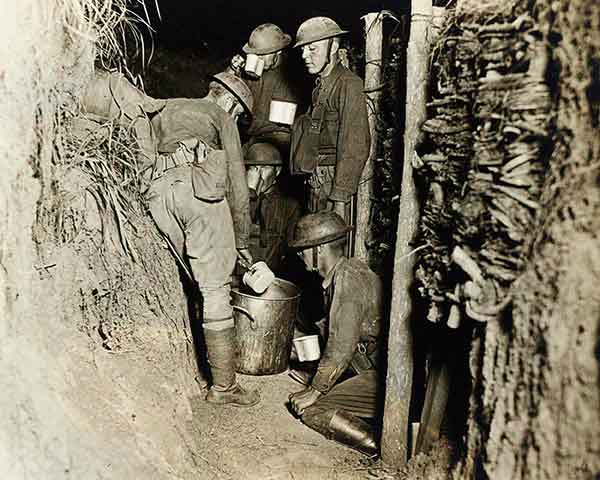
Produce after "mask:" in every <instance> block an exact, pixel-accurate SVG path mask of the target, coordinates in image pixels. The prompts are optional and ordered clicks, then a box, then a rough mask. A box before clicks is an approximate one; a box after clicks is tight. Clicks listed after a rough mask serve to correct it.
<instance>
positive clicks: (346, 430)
mask: <svg viewBox="0 0 600 480" xmlns="http://www.w3.org/2000/svg"><path fill="white" fill-rule="evenodd" d="M302 421H303V422H304V423H305V424H306V425H307V426H308V427H310V428H312V429H313V430H316V431H317V432H319V433H320V434H322V435H324V436H325V437H327V438H329V439H330V440H335V441H336V442H339V443H341V444H344V445H346V446H347V447H350V448H353V449H355V450H358V451H359V452H361V453H364V454H365V455H369V456H371V457H372V456H374V455H377V443H376V442H375V435H374V432H373V429H372V428H371V426H370V425H369V424H368V423H367V422H365V421H364V420H363V419H362V418H360V417H357V416H355V415H352V414H351V413H348V412H346V411H345V410H331V409H321V408H318V407H314V406H313V407H312V408H311V407H309V408H307V409H306V410H305V411H304V414H303V415H302Z"/></svg>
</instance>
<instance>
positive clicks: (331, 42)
mask: <svg viewBox="0 0 600 480" xmlns="http://www.w3.org/2000/svg"><path fill="white" fill-rule="evenodd" d="M327 42H328V43H327V61H326V62H325V63H324V64H323V68H321V70H319V71H318V72H317V75H320V74H321V72H323V70H325V69H326V68H327V66H328V65H329V64H330V63H331V46H332V45H333V38H329V39H328V40H327Z"/></svg>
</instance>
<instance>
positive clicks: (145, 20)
mask: <svg viewBox="0 0 600 480" xmlns="http://www.w3.org/2000/svg"><path fill="white" fill-rule="evenodd" d="M39 3H43V4H44V5H43V6H40V7H39V8H38V11H39V10H41V13H39V12H38V13H39V15H40V18H39V21H40V22H43V21H44V20H45V21H49V20H50V19H53V20H54V21H57V22H60V23H61V24H62V25H63V27H64V28H63V34H64V38H63V39H62V41H63V44H64V47H63V51H62V52H60V53H61V54H62V55H64V58H66V59H68V60H67V63H68V62H69V61H70V62H72V64H73V70H74V71H75V72H77V74H76V75H74V76H73V77H74V78H75V81H72V80H71V79H67V83H71V82H72V84H70V85H65V83H62V84H61V83H56V82H51V81H47V82H40V85H41V86H42V87H45V88H42V89H40V91H39V92H36V93H39V96H38V98H37V114H36V120H37V121H36V129H35V130H36V134H37V143H38V148H37V151H38V152H40V153H41V154H40V155H36V156H35V157H34V158H33V159H32V163H33V164H34V167H35V169H36V171H37V172H38V174H39V176H40V177H41V178H42V182H41V183H42V199H41V201H40V202H39V204H38V215H37V217H38V225H37V226H38V228H37V229H36V240H37V241H38V243H42V242H43V241H44V240H50V238H49V237H51V239H52V240H54V241H58V242H64V241H69V240H71V239H73V238H74V236H75V235H76V233H77V232H73V231H71V232H66V231H65V229H66V228H67V226H70V228H71V230H72V229H73V228H76V227H74V224H73V222H69V216H70V215H72V213H73V212H72V211H71V210H70V208H69V205H68V204H67V203H66V202H65V201H64V198H61V196H60V195H58V192H59V191H60V189H61V183H62V182H63V181H64V179H65V177H64V175H65V172H68V171H69V169H73V168H74V169H79V170H81V171H82V172H84V174H86V175H87V176H89V177H90V178H91V179H92V182H91V183H90V185H89V187H88V188H87V191H89V192H90V193H91V194H92V195H93V197H94V198H95V200H96V202H97V204H98V209H99V212H100V215H101V218H102V227H103V232H104V233H105V238H106V237H107V235H106V233H107V232H108V229H115V228H116V231H117V233H118V237H119V240H120V244H121V246H122V249H123V251H124V253H125V254H126V255H127V256H128V257H129V258H131V259H132V260H134V261H135V260H136V258H137V255H136V252H135V250H134V248H133V246H132V241H131V238H130V235H131V234H132V233H133V234H134V233H135V229H132V223H131V222H130V216H135V215H139V214H140V213H141V206H140V202H139V188H138V187H139V172H138V170H137V166H136V162H135V156H136V154H137V147H136V143H135V140H134V139H133V138H132V134H131V132H130V131H128V130H127V129H126V128H122V127H118V126H116V125H115V124H113V123H112V122H109V123H106V124H104V125H100V126H99V127H98V130H97V131H96V132H94V133H92V134H90V135H89V136H88V137H87V138H86V139H85V140H84V141H81V140H78V139H75V138H73V136H72V135H71V133H70V125H71V120H72V119H73V118H74V117H76V116H77V114H78V101H77V98H79V97H80V96H81V94H82V91H83V89H84V88H85V85H86V84H87V81H88V80H89V78H90V76H91V74H92V72H93V68H94V63H96V64H98V65H100V66H103V67H104V68H106V69H112V70H114V69H119V70H121V71H123V72H124V73H125V74H126V75H127V74H129V70H128V69H127V65H126V59H127V58H128V57H129V56H132V55H135V56H138V57H139V56H141V57H142V58H146V57H147V56H148V55H149V53H150V52H149V51H148V48H147V45H146V44H147V40H145V39H147V38H148V35H145V34H144V33H148V32H151V30H152V29H151V27H150V23H149V22H150V14H149V12H148V9H147V7H146V4H145V2H144V0H59V1H57V2H47V3H46V1H45V0H39ZM50 4H52V5H50ZM154 8H155V9H156V10H157V11H158V4H155V5H154ZM144 30H145V31H146V32H144ZM90 50H91V51H92V52H93V53H92V54H91V55H90V54H88V55H84V54H83V52H86V51H87V52H89V51H90ZM61 60H63V58H61ZM40 74H41V75H43V71H42V72H41V73H40ZM129 76H130V78H131V79H132V80H133V78H132V76H131V74H129ZM67 77H68V76H67ZM77 225H79V226H80V225H81V223H79V222H78V223H77Z"/></svg>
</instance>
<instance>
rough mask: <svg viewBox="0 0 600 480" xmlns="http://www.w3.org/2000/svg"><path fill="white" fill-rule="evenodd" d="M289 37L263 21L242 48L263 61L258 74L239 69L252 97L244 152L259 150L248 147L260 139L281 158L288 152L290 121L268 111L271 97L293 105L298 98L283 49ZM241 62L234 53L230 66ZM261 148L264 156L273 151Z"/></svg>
mask: <svg viewBox="0 0 600 480" xmlns="http://www.w3.org/2000/svg"><path fill="white" fill-rule="evenodd" d="M291 41H292V38H291V37H290V35H288V34H286V33H284V32H283V31H282V30H281V29H280V28H279V27H278V26H277V25H274V24H272V23H265V24H263V25H259V26H258V27H256V28H255V29H254V30H253V31H252V33H251V34H250V38H249V39H248V42H247V43H246V44H245V45H244V46H243V48H242V50H243V51H244V53H246V54H247V55H248V57H250V56H251V55H252V56H257V57H258V59H259V61H260V62H262V65H263V67H262V72H261V73H260V75H254V76H250V75H249V74H248V73H246V72H243V73H242V72H240V75H241V76H242V78H243V79H244V81H245V82H246V83H247V84H248V86H249V87H250V90H251V91H252V95H253V97H254V113H253V117H252V123H251V124H250V127H249V129H248V135H249V136H250V139H249V141H248V142H247V143H246V145H245V146H244V150H245V153H246V154H248V155H256V154H257V152H258V153H262V151H261V149H259V150H257V151H254V152H248V149H249V148H250V147H251V146H252V145H255V144H263V143H266V144H267V145H269V146H271V147H273V149H276V151H278V152H279V154H280V155H281V157H282V158H287V157H288V155H289V148H290V136H291V124H290V125H286V124H284V123H275V122H273V121H270V120H269V113H270V110H271V102H272V101H273V100H278V101H283V102H289V103H290V104H295V105H297V104H298V102H299V101H300V96H301V95H300V93H299V89H298V86H297V83H294V78H295V76H294V75H293V74H292V73H291V71H290V65H289V64H288V62H287V59H286V53H285V49H286V48H287V47H288V46H289V44H290V43H291ZM244 63H245V60H244V59H243V57H242V56H241V55H236V56H235V57H234V58H233V59H232V69H233V70H234V71H240V70H241V67H242V65H244ZM262 150H265V152H266V155H267V157H268V156H270V155H272V154H273V152H272V151H271V149H267V148H263V149H262Z"/></svg>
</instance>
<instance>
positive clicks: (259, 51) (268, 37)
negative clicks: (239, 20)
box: [242, 23, 292, 55]
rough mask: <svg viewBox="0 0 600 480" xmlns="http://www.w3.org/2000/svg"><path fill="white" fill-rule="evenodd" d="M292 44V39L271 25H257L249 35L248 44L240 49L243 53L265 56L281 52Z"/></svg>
mask: <svg viewBox="0 0 600 480" xmlns="http://www.w3.org/2000/svg"><path fill="white" fill-rule="evenodd" d="M291 42H292V37H291V36H289V35H288V34H287V33H283V31H282V30H281V28H279V27H278V26H277V25H274V24H272V23H263V24H262V25H259V26H258V27H256V28H255V29H254V30H252V33H251V34H250V39H249V40H248V43H246V45H244V46H243V47H242V50H243V51H244V52H245V53H253V54H255V55H267V54H269V53H275V52H278V51H279V50H283V49H284V48H285V47H287V46H288V45H289V44H290V43H291Z"/></svg>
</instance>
